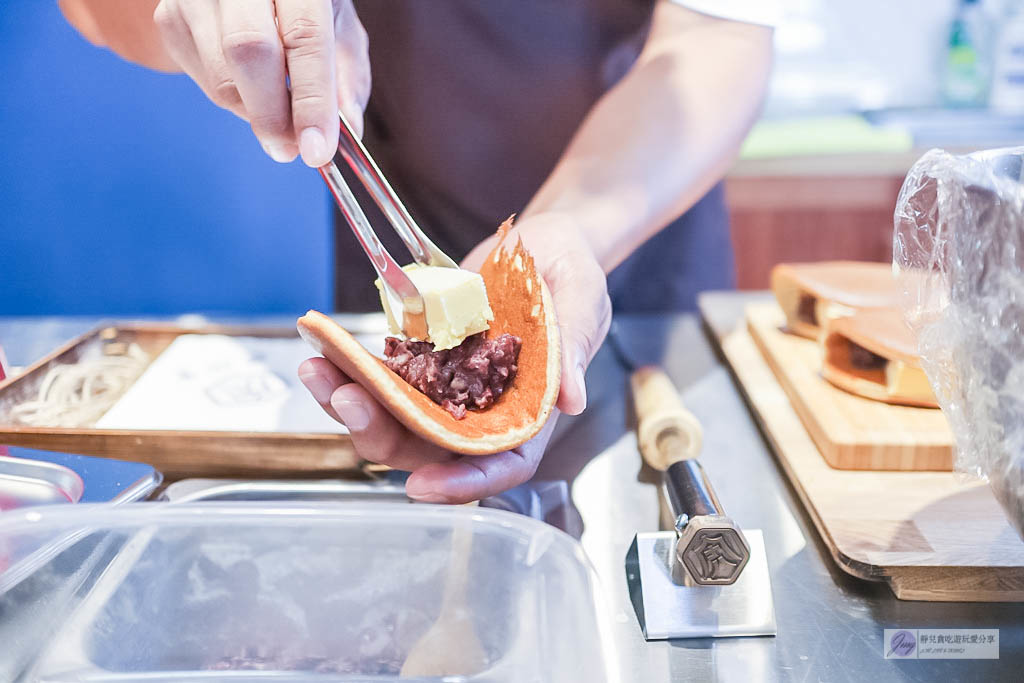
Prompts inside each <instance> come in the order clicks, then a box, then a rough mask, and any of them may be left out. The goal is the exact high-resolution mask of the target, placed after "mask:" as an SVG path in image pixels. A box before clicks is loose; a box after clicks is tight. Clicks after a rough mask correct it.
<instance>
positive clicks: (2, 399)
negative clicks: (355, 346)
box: [0, 315, 383, 480]
mask: <svg viewBox="0 0 1024 683" xmlns="http://www.w3.org/2000/svg"><path fill="white" fill-rule="evenodd" d="M338 320H339V321H340V322H341V323H342V324H344V325H345V326H346V329H349V330H350V331H352V332H356V333H367V334H369V333H376V332H378V331H379V332H381V333H383V327H382V320H383V318H382V316H373V315H345V316H339V317H338ZM183 334H220V335H228V336H248V337H267V338H290V337H297V336H298V333H297V331H296V330H295V328H294V327H291V328H287V327H251V326H248V327H243V326H225V325H202V326H197V327H186V326H181V325H173V324H164V323H110V324H105V325H101V326H99V327H97V328H96V329H94V330H92V331H91V332H87V333H86V334H83V335H82V336H80V337H78V338H76V339H73V340H71V341H70V342H68V343H67V344H65V345H64V346H62V347H60V348H58V349H56V350H55V351H53V352H52V353H51V354H49V355H48V356H46V357H45V358H43V359H41V360H39V361H38V362H36V363H34V364H32V365H31V366H29V367H27V368H25V370H24V372H22V373H21V374H20V375H18V376H16V377H10V378H8V379H6V380H0V443H5V444H8V445H12V446H24V447H28V448H42V449H48V450H54V451H65V452H70V453H84V454H86V455H101V456H106V457H111V458H121V459H125V460H138V459H139V458H140V457H143V456H144V457H145V460H146V462H148V463H149V464H151V465H153V466H154V467H156V468H157V469H159V470H160V471H161V472H163V473H164V475H165V476H166V477H168V478H169V479H172V480H173V479H180V478H184V477H195V476H224V477H239V476H242V477H270V476H287V475H288V474H294V473H303V472H304V473H305V474H306V476H317V474H318V473H319V475H320V476H324V475H327V474H328V473H331V474H334V473H339V472H346V471H353V470H358V469H359V466H360V464H361V463H360V460H359V458H358V456H357V455H356V453H355V450H354V449H353V447H352V442H351V440H350V439H349V438H348V436H347V435H342V434H316V433H305V432H303V433H284V432H267V433H260V434H254V433H250V432H211V431H167V430H127V429H97V428H96V427H95V426H94V425H92V424H80V425H77V426H74V427H56V426H47V427H27V426H22V425H19V424H16V420H15V419H14V417H13V415H12V413H11V411H12V409H13V408H14V407H15V406H17V405H19V404H20V403H22V402H24V401H27V400H29V399H30V397H34V396H36V395H37V394H38V391H39V388H40V386H41V384H42V383H43V381H44V380H45V378H46V377H47V375H48V373H49V371H50V370H51V369H52V368H53V367H55V366H57V365H62V364H65V365H67V364H76V363H79V362H83V361H84V360H86V359H93V358H97V357H102V356H110V355H120V354H123V353H124V349H125V348H127V347H128V345H129V344H136V345H138V346H139V347H140V348H141V349H142V350H143V351H145V352H146V354H147V355H148V356H149V358H150V362H152V360H153V359H155V358H156V357H157V356H158V355H159V354H160V353H162V352H163V351H164V349H166V348H167V347H168V346H170V344H171V342H173V341H174V340H175V339H176V338H177V337H178V336H180V335H183Z"/></svg>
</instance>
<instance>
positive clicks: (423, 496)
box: [405, 489, 448, 503]
mask: <svg viewBox="0 0 1024 683" xmlns="http://www.w3.org/2000/svg"><path fill="white" fill-rule="evenodd" d="M405 495H407V496H409V497H410V498H412V499H413V500H415V501H416V502H417V503H447V502H448V499H447V498H446V497H445V496H442V495H441V494H440V493H433V492H430V491H425V492H423V493H413V492H412V491H409V490H408V489H406V491H405Z"/></svg>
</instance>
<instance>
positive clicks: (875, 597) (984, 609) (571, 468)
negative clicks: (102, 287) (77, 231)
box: [0, 295, 1024, 682]
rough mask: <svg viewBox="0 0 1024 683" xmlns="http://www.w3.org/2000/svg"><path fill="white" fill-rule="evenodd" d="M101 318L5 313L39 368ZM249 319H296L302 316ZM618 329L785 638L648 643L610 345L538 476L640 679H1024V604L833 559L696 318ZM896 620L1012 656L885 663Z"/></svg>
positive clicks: (731, 305)
mask: <svg viewBox="0 0 1024 683" xmlns="http://www.w3.org/2000/svg"><path fill="white" fill-rule="evenodd" d="M741 296H742V295H724V296H719V297H718V298H716V299H715V310H716V312H717V313H716V315H715V316H714V318H715V319H714V320H713V321H712V323H713V324H715V325H718V326H722V325H729V324H732V323H734V322H735V321H736V320H737V319H738V317H737V316H738V312H739V311H740V310H741V307H740V306H739V303H740V302H741V301H742V299H741V298H738V297H741ZM218 320H219V321H225V322H231V321H229V320H223V319H218ZM96 322H97V319H89V318H39V319H31V318H0V345H2V346H3V347H4V348H5V350H6V351H7V355H8V358H9V359H10V361H11V363H12V364H14V365H26V364H28V363H30V362H31V361H33V360H35V359H36V358H38V357H39V356H41V355H43V354H44V353H47V352H48V351H50V350H51V349H53V348H54V347H56V346H57V345H58V344H59V343H60V342H62V341H64V340H66V339H68V338H70V337H72V336H74V335H75V334H79V333H81V332H83V331H85V330H87V329H89V328H90V327H91V326H92V325H94V324H95V323H96ZM245 322H257V323H260V324H277V323H279V324H282V325H290V324H293V322H294V318H292V317H287V318H285V317H276V318H266V317H264V318H260V319H258V320H257V319H251V318H250V319H246V320H245ZM616 326H617V334H618V339H619V340H620V342H621V345H622V346H623V347H624V348H625V349H626V351H627V353H628V355H629V356H630V358H631V359H633V360H634V361H635V362H660V363H661V364H662V365H664V366H665V367H666V369H667V370H668V372H669V374H670V375H671V376H672V378H673V380H674V381H675V382H676V384H677V385H678V386H679V387H680V389H681V390H682V391H683V398H684V400H685V401H686V403H687V405H688V406H689V408H690V409H691V410H692V411H693V412H694V413H695V414H696V415H697V417H698V418H699V419H700V420H701V422H702V423H703V426H704V430H705V431H704V438H705V443H704V455H703V458H702V460H703V463H704V466H705V468H706V470H707V471H708V474H709V476H710V477H711V479H712V481H713V482H714V484H715V487H716V490H717V492H718V495H719V498H720V499H721V502H722V504H723V505H724V507H725V509H726V510H727V511H728V512H729V513H730V514H731V515H732V516H733V517H734V518H735V519H736V520H737V521H738V522H739V523H740V524H741V525H742V526H744V527H745V528H759V529H762V530H763V531H764V539H765V543H766V546H767V555H768V564H769V568H770V570H771V574H772V591H773V595H774V600H775V610H776V618H777V621H778V630H779V634H778V636H777V637H775V638H744V639H722V640H709V639H703V640H691V641H667V642H654V643H647V642H645V641H644V640H643V637H642V635H641V633H640V628H639V626H638V624H637V622H636V617H635V616H634V614H633V610H632V606H631V604H630V602H629V598H628V595H627V591H626V578H625V568H624V559H625V555H626V550H627V548H628V547H629V544H630V542H631V541H632V538H633V534H634V533H635V532H636V531H638V530H640V531H654V530H656V528H657V523H658V507H657V493H656V488H655V485H654V483H653V482H654V476H653V474H652V473H651V472H649V471H646V470H644V469H642V468H641V466H640V457H639V454H638V452H637V450H636V446H635V441H634V437H633V435H632V433H631V432H629V431H628V428H627V419H626V406H627V400H626V399H627V396H626V380H627V372H626V370H625V368H624V367H623V366H622V365H621V364H620V362H619V360H618V359H617V357H616V356H615V354H613V353H612V352H611V349H610V348H609V347H608V345H606V347H605V348H604V349H602V350H601V352H600V353H599V354H598V356H597V357H596V358H595V360H594V363H593V365H592V366H591V369H590V371H589V373H588V388H589V392H590V405H589V408H588V410H587V412H586V413H585V414H584V415H582V416H580V417H577V418H565V417H563V418H562V420H561V422H560V424H559V426H558V429H557V431H556V434H555V437H554V438H553V440H552V444H551V447H550V449H549V452H548V455H547V456H546V458H545V460H544V462H543V463H542V466H541V470H540V471H539V472H538V477H540V478H544V479H553V478H564V479H568V480H571V481H573V495H574V498H575V501H576V504H577V507H578V508H579V511H580V513H581V515H582V518H583V522H584V525H585V530H584V533H583V538H582V540H583V544H584V546H585V547H586V549H587V552H588V553H589V555H590V557H591V559H592V560H593V562H594V564H595V565H596V567H597V570H598V572H599V574H600V575H601V578H602V581H603V589H604V591H605V593H606V595H607V597H608V598H609V600H610V601H611V603H612V606H613V609H614V611H615V613H616V618H615V619H614V623H613V629H614V637H615V640H616V643H617V648H616V650H617V652H618V656H619V658H620V659H621V662H622V666H623V669H624V670H625V671H626V672H628V676H629V678H628V680H635V681H684V680H686V681H700V680H735V681H744V682H746V681H775V680H784V681H786V680H798V681H865V680H871V681H890V680H896V681H935V680H949V681H959V680H972V681H982V680H984V681H992V680H1021V679H1022V678H1024V673H1022V667H1024V604H962V603H961V604H954V603H927V602H902V601H899V600H896V599H895V598H894V597H893V596H892V594H891V593H890V592H889V590H888V589H887V588H886V587H885V586H883V585H880V584H872V583H867V582H863V581H860V580H858V579H854V578H852V577H850V576H847V575H846V574H844V573H843V572H842V571H841V570H839V569H838V568H837V567H836V566H835V565H834V563H833V562H832V560H831V558H830V557H829V554H828V551H827V550H826V549H825V548H824V546H823V545H822V544H821V543H820V541H819V540H818V537H817V535H816V532H815V531H814V528H813V526H812V524H811V522H810V520H809V518H808V517H807V516H806V515H805V514H804V512H803V510H802V508H801V507H800V504H799V501H798V500H797V498H796V496H795V494H794V492H793V491H792V489H791V488H790V486H789V485H788V483H787V482H786V480H785V478H784V476H783V475H782V473H781V471H780V470H779V468H778V466H777V464H776V462H775V460H774V458H773V456H772V454H771V452H770V451H769V450H768V448H767V446H766V444H765V442H764V440H763V439H762V437H761V435H760V433H759V432H758V431H757V428H756V426H755V424H754V422H753V420H752V419H751V417H750V415H749V413H748V412H747V409H746V406H745V405H744V403H743V401H742V399H741V398H740V395H739V394H738V392H737V390H736V388H735V386H734V385H733V383H732V379H731V377H730V376H729V373H728V370H727V369H726V368H725V367H724V366H723V365H721V363H720V362H719V361H718V359H717V357H716V355H715V352H714V349H713V345H712V344H711V342H710V341H709V338H708V336H707V335H706V334H705V331H704V329H703V328H702V325H701V323H700V322H699V321H698V319H697V318H696V317H695V316H670V317H664V318H654V317H623V318H621V319H619V320H617V321H616ZM893 627H909V628H944V627H948V628H998V629H1000V656H1001V658H1000V659H999V660H995V661H969V660H909V661H895V660H885V659H883V657H882V629H883V628H893Z"/></svg>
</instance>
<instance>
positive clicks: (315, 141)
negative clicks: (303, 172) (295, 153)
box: [299, 126, 331, 168]
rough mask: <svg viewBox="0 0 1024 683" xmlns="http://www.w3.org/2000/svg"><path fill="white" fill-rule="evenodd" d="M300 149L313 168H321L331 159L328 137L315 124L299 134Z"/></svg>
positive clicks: (304, 159)
mask: <svg viewBox="0 0 1024 683" xmlns="http://www.w3.org/2000/svg"><path fill="white" fill-rule="evenodd" d="M299 150H300V151H301V152H302V160H303V161H304V162H306V164H307V165H308V166H312V167H313V168H319V167H320V166H323V165H324V164H326V163H327V162H328V161H330V156H331V155H330V151H329V150H328V149H327V138H325V137H324V134H323V132H322V131H321V130H320V129H319V128H317V127H315V126H310V127H309V128H306V129H305V130H303V131H302V134H301V135H300V136H299Z"/></svg>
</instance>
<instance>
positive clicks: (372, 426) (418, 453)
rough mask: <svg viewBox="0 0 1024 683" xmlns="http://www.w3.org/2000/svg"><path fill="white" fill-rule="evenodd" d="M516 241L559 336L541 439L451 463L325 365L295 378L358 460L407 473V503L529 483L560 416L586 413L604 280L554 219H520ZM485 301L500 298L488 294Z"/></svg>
mask: <svg viewBox="0 0 1024 683" xmlns="http://www.w3.org/2000/svg"><path fill="white" fill-rule="evenodd" d="M516 233H519V234H520V235H521V236H522V238H523V242H524V244H525V245H526V248H527V249H528V250H529V251H530V253H531V254H533V257H534V260H535V261H536V263H537V269H538V272H539V273H540V274H541V276H542V277H543V278H544V280H545V282H547V284H548V287H549V289H550V290H551V296H552V299H553V301H554V304H555V312H556V313H557V315H558V324H559V327H560V328H561V334H562V378H561V390H560V392H559V395H558V403H557V408H556V410H554V411H552V414H551V417H550V418H549V419H548V421H547V424H545V425H544V427H543V429H541V431H540V433H539V434H538V435H537V436H536V437H534V438H533V439H531V440H530V441H528V442H527V443H525V444H523V445H522V446H520V447H519V448H516V449H514V450H511V451H505V452H503V453H496V454H494V455H482V456H481V455H456V454H454V453H450V452H448V451H445V450H444V449H442V448H440V447H438V446H435V445H433V444H431V443H428V442H426V441H424V440H422V439H420V438H419V437H417V436H415V435H413V434H412V433H411V432H409V430H407V429H406V428H405V427H404V426H403V425H402V424H401V423H400V422H398V421H397V420H396V419H395V418H394V417H393V416H392V415H391V414H390V413H388V412H387V411H386V410H385V409H384V407H383V406H381V405H380V403H378V402H377V401H376V400H374V398H373V397H372V396H371V395H370V393H369V392H367V391H366V389H364V388H363V387H361V386H359V385H358V384H356V383H354V382H353V381H352V380H351V379H349V378H348V377H347V376H345V374H344V373H342V372H341V370H339V369H338V368H337V367H335V366H334V365H333V364H332V363H331V362H330V361H328V360H326V359H324V358H311V359H309V360H307V361H305V362H304V363H302V365H301V366H299V377H300V379H301V380H302V382H303V384H305V385H306V388H307V389H309V392H310V393H311V394H312V395H313V397H314V398H315V399H316V401H317V403H319V404H320V405H321V407H322V408H323V409H324V410H325V411H326V412H327V414H328V415H330V416H331V417H333V418H334V419H336V420H338V421H339V422H341V423H343V424H345V425H346V426H347V427H348V429H349V431H350V432H351V435H352V443H353V445H354V446H355V449H356V452H357V453H358V454H359V456H360V457H361V458H364V459H365V460H369V461H371V462H375V463H380V464H382V465H388V466H389V467H393V468H395V469H400V470H407V471H410V472H412V474H411V475H410V476H409V479H408V481H407V482H406V493H407V494H408V495H409V497H410V498H414V499H416V500H420V501H424V502H431V503H465V502H469V501H472V500H479V499H481V498H486V497H487V496H491V495H495V494H497V493H500V492H501V491H505V490H507V489H510V488H512V487H514V486H517V485H519V484H521V483H523V482H525V481H527V480H529V479H530V477H532V476H533V473H534V472H535V471H536V469H537V465H538V464H540V460H541V457H542V456H543V455H544V449H545V448H546V447H547V443H548V440H549V439H550V438H551V432H552V431H553V430H554V426H555V422H556V420H557V418H558V414H559V411H560V410H561V411H563V412H566V413H570V414H577V413H580V412H582V411H583V409H584V408H585V407H586V402H587V394H586V388H585V386H584V380H583V375H584V371H585V370H586V367H587V365H588V364H589V363H590V360H591V358H593V355H594V353H596V352H597V349H598V347H599V346H600V345H601V342H602V341H603V340H604V337H605V335H606V334H607V332H608V325H609V324H610V322H611V303H610V301H609V299H608V291H607V286H606V283H605V276H604V272H603V271H602V270H601V267H600V266H599V265H598V264H597V261H596V260H595V259H594V256H593V254H592V253H591V252H590V249H589V247H588V246H587V244H586V242H585V240H584V239H583V237H582V236H581V234H580V232H579V230H578V229H577V228H576V226H575V225H574V224H573V223H572V222H571V221H570V220H569V219H567V218H565V217H563V216H560V215H556V214H543V215H537V216H535V217H531V218H527V219H523V220H522V221H521V222H520V223H518V224H517V225H516V228H515V230H514V231H513V233H512V235H510V238H511V239H514V238H515V236H516ZM493 246H494V238H490V239H488V240H486V241H485V242H484V243H482V244H480V245H479V246H478V247H477V248H476V249H474V250H473V252H472V253H471V254H470V255H469V256H468V257H467V258H466V260H465V262H464V263H463V265H464V266H466V267H468V268H472V269H476V268H477V266H479V265H480V264H481V263H482V262H483V260H484V258H485V257H486V255H487V254H488V253H490V251H491V249H492V248H493ZM489 294H490V296H492V297H493V296H499V295H500V293H496V292H490V293H489Z"/></svg>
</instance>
